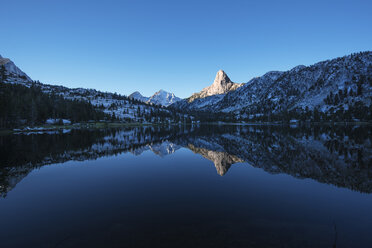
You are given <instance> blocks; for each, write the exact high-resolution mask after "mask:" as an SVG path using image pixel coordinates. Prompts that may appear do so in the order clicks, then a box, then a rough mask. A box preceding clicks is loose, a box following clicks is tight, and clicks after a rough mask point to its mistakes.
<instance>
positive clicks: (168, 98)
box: [147, 90, 181, 107]
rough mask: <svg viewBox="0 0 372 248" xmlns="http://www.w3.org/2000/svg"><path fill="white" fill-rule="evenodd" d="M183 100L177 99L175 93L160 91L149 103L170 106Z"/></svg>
mask: <svg viewBox="0 0 372 248" xmlns="http://www.w3.org/2000/svg"><path fill="white" fill-rule="evenodd" d="M180 100H181V98H179V97H176V96H175V95H174V94H173V93H169V92H166V91H164V90H159V91H158V92H156V93H155V94H154V95H152V96H151V97H150V98H149V100H147V103H153V104H156V105H162V106H165V107H167V106H169V105H171V104H173V103H175V102H178V101H180Z"/></svg>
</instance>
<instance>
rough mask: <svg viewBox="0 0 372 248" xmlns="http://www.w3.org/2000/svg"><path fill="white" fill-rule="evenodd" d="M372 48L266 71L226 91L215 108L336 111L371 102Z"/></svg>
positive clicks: (252, 111) (251, 111)
mask: <svg viewBox="0 0 372 248" xmlns="http://www.w3.org/2000/svg"><path fill="white" fill-rule="evenodd" d="M371 97H372V52H363V53H357V54H352V55H349V56H344V57H341V58H336V59H332V60H327V61H323V62H319V63H316V64H314V65H311V66H297V67H295V68H293V69H291V70H289V71H286V72H269V73H266V74H265V75H263V76H262V77H258V78H254V79H252V80H250V81H249V82H248V83H247V84H246V85H244V86H243V87H241V88H239V89H237V90H236V91H235V92H231V93H229V94H227V95H226V96H225V97H224V99H222V100H221V101H220V102H219V103H218V104H217V105H216V106H214V109H215V110H216V111H222V112H231V111H234V112H235V113H239V114H244V113H245V114H256V115H257V114H262V115H264V114H268V113H269V114H277V113H280V112H282V111H291V110H293V111H300V112H301V111H306V109H308V110H312V111H314V110H315V109H316V110H317V111H321V112H323V113H328V114H332V113H336V112H337V111H345V110H349V109H353V108H354V107H355V104H359V105H364V106H371Z"/></svg>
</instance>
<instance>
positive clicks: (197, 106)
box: [172, 70, 244, 111]
mask: <svg viewBox="0 0 372 248" xmlns="http://www.w3.org/2000/svg"><path fill="white" fill-rule="evenodd" d="M243 85H244V84H238V83H233V82H231V80H230V78H229V77H228V76H227V74H226V73H225V72H224V71H223V70H219V71H218V72H217V74H216V77H215V79H214V81H213V84H212V85H210V86H208V87H205V88H204V89H202V90H201V91H200V92H198V93H194V94H192V95H191V96H190V97H189V98H187V99H184V100H182V101H178V102H177V103H176V104H173V105H172V108H175V109H180V110H186V111H187V110H189V111H190V110H203V109H206V108H208V107H209V106H213V105H215V104H217V103H218V102H219V101H220V100H222V99H223V97H224V96H225V95H226V94H227V93H228V92H231V91H235V90H236V89H238V88H239V87H241V86H243Z"/></svg>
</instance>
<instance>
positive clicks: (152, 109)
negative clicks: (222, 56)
mask: <svg viewBox="0 0 372 248" xmlns="http://www.w3.org/2000/svg"><path fill="white" fill-rule="evenodd" d="M2 65H4V67H2ZM0 69H2V70H4V69H5V73H4V75H6V78H5V79H2V78H0V80H1V81H2V82H4V83H10V84H22V85H24V86H26V87H31V86H36V87H40V89H41V90H42V91H43V92H44V93H46V94H54V95H60V96H62V97H63V98H65V99H69V100H81V101H87V102H90V103H91V104H92V105H93V106H95V107H96V108H97V109H99V110H101V111H103V112H104V113H106V114H109V115H110V116H113V117H115V118H118V119H120V120H124V121H139V122H160V121H171V119H172V121H174V120H175V119H177V120H182V119H184V118H188V117H189V116H188V115H180V114H176V115H175V114H174V113H172V112H171V111H169V110H167V109H165V108H163V107H162V106H155V105H152V104H148V103H145V102H138V101H137V102H135V101H133V98H135V97H132V98H130V97H126V96H123V95H119V94H116V93H109V92H101V91H97V90H95V89H84V88H73V89H71V88H67V87H64V86H57V85H49V84H43V83H40V82H38V81H33V80H32V79H31V78H30V77H28V76H27V75H26V73H24V72H23V71H22V70H20V69H19V68H18V67H17V66H16V65H15V64H14V63H13V62H12V61H11V60H10V59H6V58H2V57H1V58H0ZM132 95H133V94H132ZM136 95H137V96H139V95H140V94H139V93H138V94H135V96H136ZM161 97H163V98H158V99H154V103H156V104H164V105H163V106H165V105H167V104H168V103H167V101H169V104H170V103H172V102H175V101H176V100H177V99H179V98H176V97H175V96H174V94H163V93H161ZM155 101H159V102H155ZM169 104H168V105H169ZM171 116H172V117H171Z"/></svg>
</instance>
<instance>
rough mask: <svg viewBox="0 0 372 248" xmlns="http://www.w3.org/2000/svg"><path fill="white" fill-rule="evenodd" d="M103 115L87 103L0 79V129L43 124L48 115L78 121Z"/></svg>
mask: <svg viewBox="0 0 372 248" xmlns="http://www.w3.org/2000/svg"><path fill="white" fill-rule="evenodd" d="M0 76H1V75H0ZM105 117H106V116H105V114H104V113H103V112H102V111H100V110H96V109H95V108H94V106H93V105H92V104H90V103H88V102H85V101H78V100H67V99H64V98H63V97H62V96H59V95H54V94H52V95H49V94H46V93H44V92H42V91H41V89H40V87H38V86H35V85H32V86H31V87H30V88H28V87H26V86H23V85H19V84H8V83H2V82H0V128H12V127H16V126H21V125H38V124H44V123H45V121H46V120H47V119H49V118H53V119H69V120H71V121H72V122H80V121H88V120H101V119H104V118H105Z"/></svg>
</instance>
